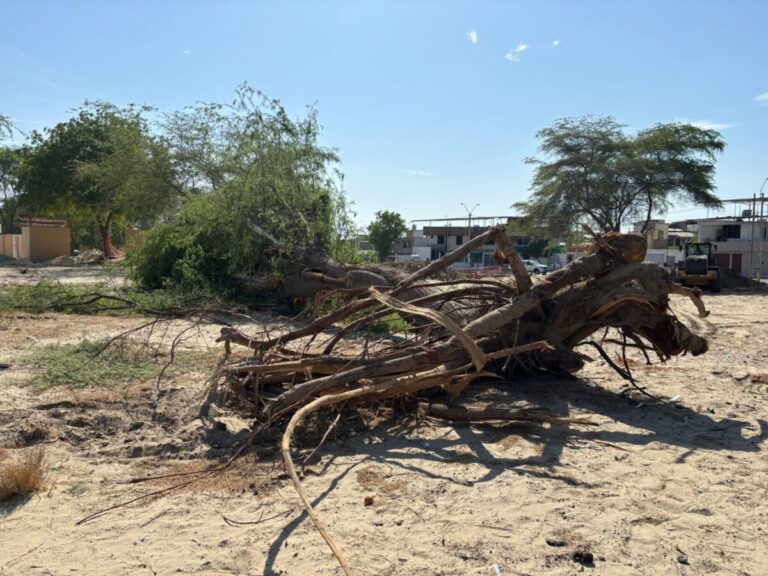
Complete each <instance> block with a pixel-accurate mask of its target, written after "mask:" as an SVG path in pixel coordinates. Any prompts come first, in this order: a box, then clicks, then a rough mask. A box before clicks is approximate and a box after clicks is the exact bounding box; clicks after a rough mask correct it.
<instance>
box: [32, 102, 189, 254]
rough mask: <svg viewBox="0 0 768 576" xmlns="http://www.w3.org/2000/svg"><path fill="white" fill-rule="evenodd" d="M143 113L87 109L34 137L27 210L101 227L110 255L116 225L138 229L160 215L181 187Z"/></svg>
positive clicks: (99, 105) (101, 106)
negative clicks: (175, 180) (65, 217)
mask: <svg viewBox="0 0 768 576" xmlns="http://www.w3.org/2000/svg"><path fill="white" fill-rule="evenodd" d="M146 111H147V109H146V108H137V107H133V106H129V107H127V108H118V107H116V106H113V105H111V104H105V103H86V105H85V106H83V107H82V108H81V109H80V110H79V112H78V113H77V114H76V115H75V116H74V117H73V118H71V119H69V120H68V121H66V122H62V123H60V124H57V125H56V126H54V127H53V128H51V129H47V130H45V132H44V133H39V132H34V133H33V134H32V135H31V146H30V148H29V154H28V155H27V157H26V158H25V161H24V164H23V167H22V170H21V175H20V176H21V177H20V183H21V189H22V194H21V197H20V202H21V203H22V204H23V206H24V208H25V209H29V210H33V211H35V212H36V213H38V214H63V215H65V216H67V217H68V218H69V219H70V221H71V224H72V223H82V222H90V223H93V224H96V225H97V226H98V228H99V230H100V233H101V237H102V240H103V246H104V251H105V252H106V253H111V252H112V246H111V233H112V225H113V223H114V222H116V221H120V222H122V223H123V224H129V225H130V224H137V223H139V222H146V221H148V220H152V219H153V218H155V217H157V216H158V215H160V214H162V213H163V211H164V210H166V209H167V208H169V207H170V206H171V205H172V204H173V201H174V198H175V197H176V195H177V193H178V191H179V188H178V187H177V186H176V184H175V182H174V170H173V166H172V164H171V162H170V157H169V154H168V151H167V148H166V146H165V144H164V142H163V141H162V140H161V139H159V138H157V137H155V136H153V135H152V134H151V133H150V129H149V126H148V123H147V121H146V120H145V118H144V116H143V114H144V113H145V112H146ZM73 232H75V233H77V230H76V229H75V230H73Z"/></svg>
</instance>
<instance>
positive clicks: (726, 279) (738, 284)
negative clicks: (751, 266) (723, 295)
mask: <svg viewBox="0 0 768 576" xmlns="http://www.w3.org/2000/svg"><path fill="white" fill-rule="evenodd" d="M720 274H721V275H722V277H721V280H720V282H721V285H722V287H723V288H725V289H727V290H738V289H747V290H765V289H766V288H768V286H766V285H765V284H763V283H762V282H757V281H755V280H752V279H751V278H747V277H746V276H742V275H741V274H737V273H736V272H734V271H733V270H731V269H729V268H721V269H720Z"/></svg>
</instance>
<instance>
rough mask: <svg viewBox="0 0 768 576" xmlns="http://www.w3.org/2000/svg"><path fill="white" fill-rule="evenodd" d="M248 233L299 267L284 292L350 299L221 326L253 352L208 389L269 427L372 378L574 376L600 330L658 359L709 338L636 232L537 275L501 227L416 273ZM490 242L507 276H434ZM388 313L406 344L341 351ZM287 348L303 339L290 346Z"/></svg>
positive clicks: (443, 381)
mask: <svg viewBox="0 0 768 576" xmlns="http://www.w3.org/2000/svg"><path fill="white" fill-rule="evenodd" d="M252 229H253V230H254V231H255V232H257V233H258V234H260V235H262V236H264V237H265V238H268V239H270V240H271V241H273V242H275V243H277V245H278V246H279V247H281V249H282V250H283V251H286V252H288V253H290V255H291V256H292V257H293V258H296V259H299V260H300V261H301V262H303V263H304V264H305V268H304V270H303V271H302V272H301V273H299V274H298V275H297V276H295V277H293V278H289V279H286V280H285V281H284V282H283V284H282V289H283V290H286V291H287V292H288V293H290V294H294V295H296V294H300V295H301V296H303V297H305V298H310V297H320V296H321V295H322V294H323V293H326V294H328V295H331V296H335V297H336V298H337V301H338V300H340V301H341V302H346V304H343V305H342V306H341V307H339V308H336V309H335V310H333V311H332V312H330V313H328V314H326V315H325V316H322V317H320V318H318V319H316V320H315V321H314V322H312V323H311V324H309V325H308V326H305V327H303V328H300V329H297V330H295V331H293V332H290V333H288V334H280V335H276V336H274V337H269V338H263V337H259V336H250V335H248V334H245V333H243V332H240V331H239V330H236V329H233V328H224V329H223V330H222V334H221V338H220V340H221V341H226V342H227V343H235V344H240V345H243V346H247V347H249V348H252V349H254V350H255V351H256V352H257V357H256V359H255V360H253V361H246V362H239V363H235V364H233V365H229V366H226V367H224V368H223V369H222V370H221V371H220V373H219V375H218V380H217V382H218V383H217V385H216V386H214V389H213V390H215V389H218V388H220V387H223V388H227V389H229V390H230V392H232V393H234V394H235V396H238V395H240V396H239V397H241V398H242V399H243V402H244V405H247V406H251V407H252V408H254V410H255V412H256V413H257V415H258V416H257V417H258V418H259V420H262V421H265V422H266V421H270V420H271V419H272V418H274V417H275V415H277V414H286V413H290V412H293V411H295V410H297V409H299V408H300V407H301V406H304V405H306V404H307V403H308V402H310V401H312V400H314V399H316V398H317V397H318V396H322V395H324V394H333V393H337V392H339V391H341V390H349V389H350V388H355V387H358V386H367V385H369V384H370V383H371V382H374V383H381V384H382V388H381V389H379V388H377V392H376V394H375V397H376V398H382V397H387V396H401V395H403V394H404V393H406V391H407V392H408V393H410V392H412V391H413V390H414V389H419V390H421V389H422V387H421V385H420V384H418V382H420V381H421V380H422V378H425V379H426V381H428V382H429V383H432V384H430V385H428V386H426V388H434V387H437V388H439V387H441V386H443V387H457V386H458V387H461V382H464V381H466V382H469V381H471V380H472V379H474V378H478V377H481V376H483V375H488V374H496V375H499V376H502V377H504V378H507V379H512V378H514V377H515V373H516V372H518V371H519V370H520V369H521V368H523V369H525V370H529V371H530V370H532V371H546V372H551V373H560V372H574V371H577V370H579V369H580V368H581V367H582V365H583V363H584V360H585V358H586V357H585V356H584V355H583V354H581V353H578V352H576V351H575V348H576V347H577V346H580V345H581V344H583V343H584V342H585V341H586V340H588V339H589V338H590V336H591V335H592V334H594V333H595V332H597V331H600V330H604V329H605V328H614V329H615V330H617V331H618V333H619V334H621V335H622V337H623V338H626V339H629V341H630V342H641V343H642V344H640V345H641V346H642V347H643V348H644V349H647V350H650V351H652V352H654V353H655V354H657V355H658V356H659V357H660V358H662V359H666V358H669V357H670V356H673V355H677V354H682V353H685V352H691V353H692V354H694V355H696V354H701V353H703V352H706V350H707V342H706V340H704V339H703V338H700V337H699V336H696V335H695V334H693V333H692V332H691V331H690V330H689V329H688V328H687V327H686V326H685V325H683V324H682V323H681V322H680V320H679V319H678V318H677V317H675V316H674V314H672V313H671V312H670V311H669V308H668V304H669V294H671V293H682V294H685V295H686V296H688V297H690V298H691V299H693V300H694V302H695V303H696V304H697V306H699V310H700V312H701V313H703V314H704V313H705V311H704V308H703V304H701V301H700V299H699V292H697V291H694V290H689V289H685V288H682V287H680V286H678V285H676V284H673V283H672V281H671V278H670V277H669V274H668V273H667V272H666V271H665V270H664V269H662V268H659V267H658V266H655V265H649V264H643V263H642V261H643V259H644V257H645V251H646V245H645V240H644V239H643V237H642V236H639V235H636V234H629V235H622V234H617V233H608V234H605V235H602V236H598V237H597V238H596V244H595V250H594V253H593V254H591V255H590V256H587V257H584V258H582V259H579V260H576V261H574V262H572V263H570V264H569V265H567V266H565V267H564V268H562V269H560V270H558V271H556V272H553V273H551V274H548V275H546V276H545V277H544V278H543V279H536V281H533V282H532V279H531V278H530V277H529V276H528V274H527V273H526V272H525V268H524V267H523V265H522V261H521V260H520V257H519V256H518V255H517V253H516V252H515V251H514V249H513V248H512V246H511V244H510V243H509V239H508V237H507V235H506V230H505V228H504V227H503V226H499V227H496V228H492V229H490V230H488V231H487V232H485V233H483V234H482V235H480V236H478V237H476V238H473V239H472V240H471V241H470V242H467V243H466V244H464V245H463V246H461V247H460V248H458V249H457V250H455V251H453V252H451V253H450V254H448V255H447V256H446V257H445V258H443V259H441V260H438V261H433V262H431V263H429V264H428V265H427V266H425V267H423V268H421V269H419V270H417V271H415V272H412V273H411V274H407V273H406V272H405V271H403V270H402V269H397V268H394V267H381V266H379V267H372V268H370V269H360V268H351V267H347V266H344V265H340V264H338V263H336V262H334V261H332V260H330V259H329V258H328V257H327V256H326V255H325V254H324V253H322V251H308V250H305V249H302V248H290V249H289V248H286V247H285V246H282V245H280V243H279V242H278V241H277V240H275V239H273V238H271V237H270V236H269V235H268V234H267V233H265V232H264V231H263V230H261V229H260V228H259V227H258V226H255V225H252ZM494 240H495V241H496V243H497V246H498V250H497V252H496V257H497V260H498V261H499V262H500V263H503V264H507V265H509V266H510V269H511V271H512V275H511V276H508V277H501V278H485V279H472V278H465V277H459V278H456V277H454V278H453V279H447V280H446V279H444V278H442V279H441V278H440V277H439V275H440V274H444V273H445V272H446V268H447V267H448V266H450V264H452V263H454V262H458V261H460V260H461V259H462V258H464V257H465V256H466V254H467V253H469V252H470V251H471V250H474V249H476V248H477V247H478V246H480V245H482V244H485V243H488V242H489V241H494ZM393 313H396V314H398V315H399V316H401V317H402V318H403V319H404V320H405V321H407V322H408V323H409V324H410V329H409V330H408V333H406V334H404V335H402V336H398V339H400V338H404V340H403V341H401V342H400V343H397V342H394V343H392V342H390V343H389V344H383V343H381V342H380V343H379V344H377V345H375V346H373V348H369V349H367V350H366V352H365V353H362V354H361V350H353V351H352V352H337V347H338V346H339V344H340V342H341V341H342V340H343V339H344V338H346V337H348V336H349V335H350V334H352V333H354V332H358V333H360V331H362V332H363V333H366V331H368V333H369V334H370V330H371V329H372V327H373V326H375V324H376V322H378V321H380V319H381V318H382V317H384V316H386V315H390V314H393ZM307 338H311V341H310V342H309V343H308V342H307V341H306V340H305V339H307ZM292 343H296V344H299V343H301V345H300V346H298V347H293V348H292V346H293V344H292ZM310 344H311V346H310ZM228 345H229V344H228ZM347 349H349V348H348V345H347ZM414 379H415V381H414ZM386 382H389V383H391V387H388V386H384V383H386ZM405 383H408V385H407V386H406V385H405ZM233 386H234V388H232V387H233ZM242 394H245V395H244V396H243V395H242ZM371 397H372V396H371ZM254 398H255V399H257V400H256V404H255V405H254V404H252V403H251V402H252V400H253V399H254ZM267 398H268V400H267ZM365 398H368V396H366V395H363V399H365ZM246 399H247V400H246ZM256 407H258V408H256Z"/></svg>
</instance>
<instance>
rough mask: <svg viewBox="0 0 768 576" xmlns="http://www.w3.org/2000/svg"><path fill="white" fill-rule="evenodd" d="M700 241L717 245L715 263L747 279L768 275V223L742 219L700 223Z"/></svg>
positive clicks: (711, 220) (712, 219) (708, 220)
mask: <svg viewBox="0 0 768 576" xmlns="http://www.w3.org/2000/svg"><path fill="white" fill-rule="evenodd" d="M699 242H712V244H714V246H715V249H716V252H715V263H716V264H717V265H718V266H723V267H726V268H731V269H733V270H735V271H736V272H739V273H740V274H742V275H744V276H749V277H751V278H755V277H757V276H758V274H759V275H760V276H761V277H763V278H765V277H766V276H768V222H765V221H763V222H760V221H755V222H753V221H751V220H749V219H742V218H729V219H719V218H710V219H707V220H699Z"/></svg>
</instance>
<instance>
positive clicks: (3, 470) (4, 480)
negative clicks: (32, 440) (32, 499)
mask: <svg viewBox="0 0 768 576" xmlns="http://www.w3.org/2000/svg"><path fill="white" fill-rule="evenodd" d="M45 471H46V466H45V451H44V450H43V448H42V447H38V448H33V449H31V450H28V451H27V452H25V453H24V454H23V455H22V456H21V457H20V458H18V459H16V460H15V461H12V462H7V463H4V464H3V465H2V466H1V467H0V502H6V501H7V500H11V499H13V498H18V497H19V496H28V495H30V494H34V493H35V492H37V491H39V490H41V489H42V488H43V485H44V484H45Z"/></svg>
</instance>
